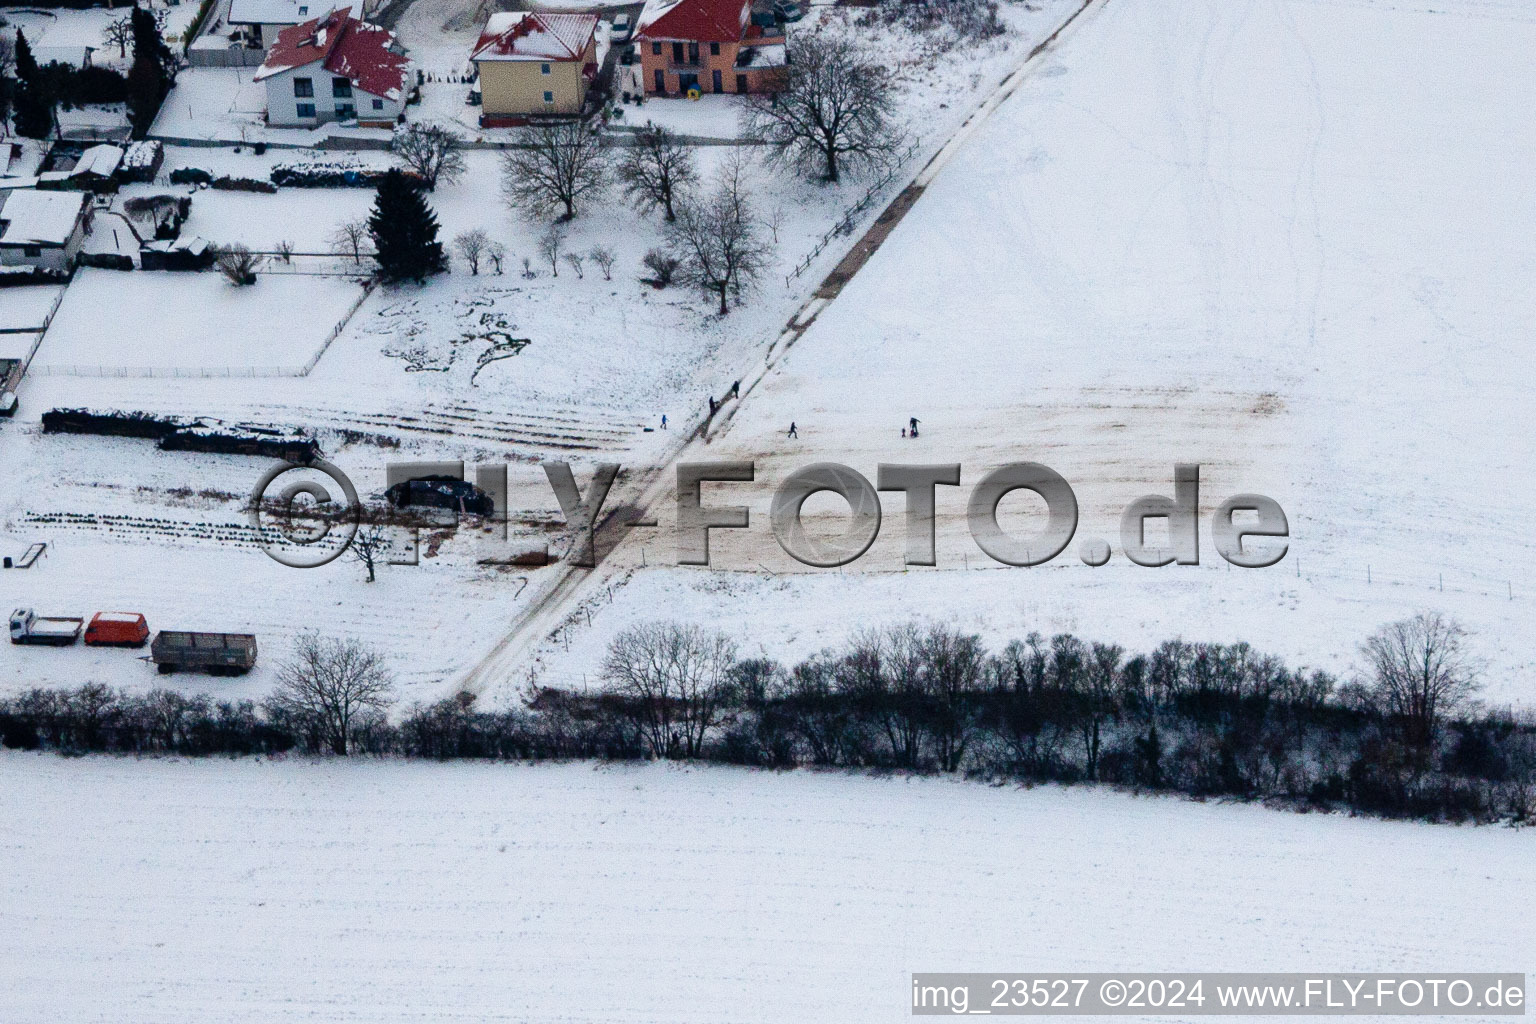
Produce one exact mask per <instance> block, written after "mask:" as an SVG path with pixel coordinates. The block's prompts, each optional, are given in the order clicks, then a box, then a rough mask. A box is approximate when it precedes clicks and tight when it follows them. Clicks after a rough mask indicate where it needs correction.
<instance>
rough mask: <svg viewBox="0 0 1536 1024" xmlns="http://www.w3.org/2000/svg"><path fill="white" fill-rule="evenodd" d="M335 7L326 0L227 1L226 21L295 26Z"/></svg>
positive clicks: (243, 23) (231, 22) (242, 23)
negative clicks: (227, 13) (227, 15)
mask: <svg viewBox="0 0 1536 1024" xmlns="http://www.w3.org/2000/svg"><path fill="white" fill-rule="evenodd" d="M335 6H336V5H335V4H333V3H327V2H326V0H229V18H228V19H227V20H228V21H229V23H230V24H231V25H297V24H299V23H300V22H304V21H308V20H309V19H310V18H313V17H316V16H318V15H321V14H324V13H325V12H327V11H329V10H331V9H332V8H333V7H335ZM356 7H357V5H355V4H354V5H353V7H352V9H354V10H355V9H356Z"/></svg>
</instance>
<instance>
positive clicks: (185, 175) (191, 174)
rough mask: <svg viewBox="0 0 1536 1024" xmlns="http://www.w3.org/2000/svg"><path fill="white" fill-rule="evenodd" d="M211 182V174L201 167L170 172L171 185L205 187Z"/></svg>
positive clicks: (179, 168) (182, 168) (177, 169)
mask: <svg viewBox="0 0 1536 1024" xmlns="http://www.w3.org/2000/svg"><path fill="white" fill-rule="evenodd" d="M212 181H213V174H212V172H210V171H205V170H203V169H202V168H201V167H178V168H176V169H175V170H174V171H172V172H171V184H172V185H207V184H209V183H210V182H212Z"/></svg>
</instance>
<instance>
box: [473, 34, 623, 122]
mask: <svg viewBox="0 0 1536 1024" xmlns="http://www.w3.org/2000/svg"><path fill="white" fill-rule="evenodd" d="M469 59H470V60H472V61H474V62H475V69H476V70H477V71H478V72H479V73H480V102H481V111H482V112H481V115H480V123H481V124H482V125H484V126H486V127H496V126H497V125H499V124H506V123H510V122H515V121H516V120H519V119H523V118H526V117H528V116H530V115H533V116H540V115H543V116H550V115H574V114H579V113H581V109H582V107H583V106H584V105H585V104H586V102H587V90H588V89H589V88H590V87H591V85H592V83H593V82H594V81H595V80H596V79H597V64H598V60H597V16H596V15H593V14H552V13H548V12H545V11H502V12H499V13H497V14H492V15H491V16H490V17H489V18H488V19H486V22H485V30H484V31H483V32H481V33H480V39H479V40H478V41H477V42H476V43H475V48H474V51H473V52H472V53H471V54H470V58H469Z"/></svg>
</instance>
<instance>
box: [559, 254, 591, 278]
mask: <svg viewBox="0 0 1536 1024" xmlns="http://www.w3.org/2000/svg"><path fill="white" fill-rule="evenodd" d="M564 259H565V265H566V266H568V267H570V268H571V269H572V270H574V271H576V276H577V277H578V278H584V277H586V276H587V275H585V274H583V273H582V272H581V268H582V266H583V261H582V258H581V254H580V253H575V252H568V253H566V254H565V256H564Z"/></svg>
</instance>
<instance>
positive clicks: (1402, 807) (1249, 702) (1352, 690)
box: [0, 613, 1536, 820]
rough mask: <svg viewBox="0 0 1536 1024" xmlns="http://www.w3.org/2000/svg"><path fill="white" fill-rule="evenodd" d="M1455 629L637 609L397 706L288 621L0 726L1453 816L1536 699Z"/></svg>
mask: <svg viewBox="0 0 1536 1024" xmlns="http://www.w3.org/2000/svg"><path fill="white" fill-rule="evenodd" d="M1479 672H1480V666H1479V664H1478V662H1477V660H1476V659H1475V657H1474V656H1473V655H1472V653H1471V651H1470V650H1469V645H1468V640H1467V636H1466V634H1465V631H1464V630H1463V629H1462V628H1461V627H1460V626H1458V625H1457V624H1456V623H1455V622H1453V621H1451V620H1448V619H1446V618H1444V617H1442V616H1439V615H1436V614H1433V613H1425V614H1422V615H1419V616H1415V617H1413V618H1411V619H1406V620H1403V621H1401V622H1396V623H1392V624H1390V625H1388V626H1385V627H1383V628H1382V629H1381V630H1379V631H1377V632H1376V633H1375V634H1373V635H1372V636H1371V637H1370V638H1368V640H1367V641H1366V642H1365V643H1364V644H1363V645H1362V647H1361V667H1360V671H1359V674H1358V678H1356V679H1354V680H1352V681H1350V682H1347V683H1343V684H1341V683H1340V682H1339V680H1337V679H1335V678H1334V677H1333V676H1331V675H1329V674H1327V673H1324V672H1319V671H1307V670H1299V669H1292V668H1290V667H1288V666H1286V665H1285V664H1284V663H1283V662H1281V661H1280V660H1279V659H1277V658H1274V657H1271V656H1267V655H1263V654H1261V653H1259V652H1256V651H1254V650H1253V649H1252V648H1251V647H1249V646H1248V645H1246V644H1241V643H1239V644H1229V645H1221V644H1198V643H1189V642H1185V641H1169V642H1166V643H1163V644H1161V645H1159V646H1158V647H1156V648H1155V649H1153V650H1152V651H1150V652H1147V653H1128V652H1126V651H1125V650H1123V649H1122V648H1120V647H1118V646H1116V645H1111V644H1102V643H1092V642H1087V641H1083V640H1081V639H1079V638H1077V637H1074V636H1072V635H1070V634H1058V635H1056V636H1053V637H1049V638H1046V637H1043V636H1040V635H1039V634H1031V635H1029V636H1027V637H1025V638H1024V639H1022V640H1018V641H1014V642H1012V643H1010V644H1008V645H1007V646H1005V647H1004V648H1003V649H1002V650H1000V651H988V650H987V649H986V647H985V645H984V644H983V643H982V642H981V640H980V638H978V637H977V636H975V635H973V634H969V633H966V632H964V631H962V630H957V629H955V628H953V627H950V626H945V625H925V624H917V623H908V624H902V625H896V626H890V627H886V628H883V629H868V630H863V631H860V632H858V633H857V634H855V635H854V636H853V637H851V638H850V640H849V641H848V642H847V643H846V644H845V645H843V646H842V647H841V648H838V649H834V650H828V651H824V652H822V653H820V654H817V655H814V656H812V657H809V658H806V659H804V660H803V661H800V662H798V663H796V664H794V665H793V666H789V667H784V666H780V665H779V664H777V663H775V662H773V661H770V660H766V659H763V658H741V657H740V656H739V653H738V649H737V647H736V645H735V642H734V641H733V640H732V639H731V638H729V637H727V636H725V635H723V634H720V633H718V632H715V631H712V630H709V629H705V628H702V627H699V626H694V625H684V624H678V623H673V622H655V623H645V624H640V625H636V626H632V627H630V628H628V629H625V630H623V631H622V632H620V633H619V634H618V635H617V636H616V637H615V638H614V640H613V641H612V643H611V644H610V646H609V648H608V651H607V655H606V658H605V659H604V662H603V668H602V674H603V679H604V682H605V686H604V687H603V688H602V689H601V690H599V691H598V692H595V693H572V692H567V691H560V690H552V689H534V690H532V691H530V692H529V694H528V696H527V699H526V701H525V702H524V703H523V705H522V706H519V707H511V708H505V709H502V710H496V711H481V710H478V709H477V708H476V707H475V700H474V698H473V697H472V696H470V695H467V694H466V695H461V696H460V697H458V698H455V699H453V700H447V701H439V702H437V703H434V704H430V705H417V706H414V707H412V708H410V709H409V710H408V711H406V712H405V713H404V714H403V716H401V717H399V718H398V719H397V720H396V721H394V722H391V721H390V720H388V718H387V717H386V715H387V712H388V710H389V708H390V706H391V701H392V684H391V681H390V678H389V673H388V671H387V669H386V668H385V666H384V663H383V661H382V660H381V659H380V657H379V656H378V655H377V654H375V653H374V652H371V651H369V650H368V649H367V648H366V647H363V646H362V645H360V644H358V643H357V642H355V641H346V640H328V639H323V638H319V637H312V636H311V637H306V638H302V639H301V640H300V642H299V645H298V647H297V650H296V654H295V656H294V657H293V658H292V659H290V661H289V662H287V663H286V664H285V665H284V666H283V668H282V670H281V672H280V676H279V687H278V689H277V691H276V692H275V693H274V694H273V696H272V697H271V698H270V699H268V700H267V701H265V702H264V703H262V704H261V705H255V704H216V703H213V702H211V701H209V700H208V699H207V698H206V697H202V698H198V697H184V696H180V695H177V694H173V693H169V692H166V691H157V692H155V693H152V694H149V695H147V696H136V695H130V694H126V693H122V692H119V691H114V690H111V689H110V688H107V687H101V686H91V687H83V688H80V689H78V690H71V691H56V690H34V691H31V692H30V693H27V694H24V695H22V696H20V697H16V698H12V699H9V700H4V701H0V742H3V743H4V744H5V745H8V746H23V747H51V748H55V749H66V750H75V751H88V750H135V751H174V752H180V753H191V754H206V753H217V752H230V753H255V752H274V751H281V750H288V749H295V748H297V749H301V750H310V751H317V752H326V753H334V754H345V753H354V752H368V753H397V754H401V755H405V756H420V757H434V758H449V757H493V758H569V757H599V758H646V757H651V758H700V759H707V760H715V761H724V762H729V763H736V764H747V765H759V766H774V767H788V766H793V765H799V764H814V765H822V766H827V767H858V768H882V769H900V770H907V771H948V772H966V773H969V774H973V775H978V776H982V777H986V778H994V779H1001V778H1013V779H1024V780H1060V781H1073V780H1087V781H1100V782H1107V783H1113V784H1119V785H1126V786H1134V787H1137V788H1141V789H1153V790H1171V791H1176V792H1184V793H1189V794H1193V795H1199V796H1228V797H1235V798H1240V799H1264V800H1271V801H1276V802H1280V803H1283V804H1288V805H1292V806H1319V807H1337V808H1347V809H1353V810H1358V811H1364V812H1369V813H1376V814H1383V815H1391V816H1404V817H1409V816H1411V817H1423V818H1428V819H1437V820H1442V819H1451V820H1468V819H1470V820H1497V819H1512V820H1532V819H1533V818H1536V720H1533V719H1532V718H1531V716H1530V715H1529V714H1528V713H1523V714H1522V713H1516V712H1514V711H1510V710H1505V711H1497V710H1493V711H1490V710H1487V709H1484V708H1482V707H1480V706H1479V705H1478V704H1477V703H1476V702H1475V694H1476V692H1477V687H1478V679H1479Z"/></svg>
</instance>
